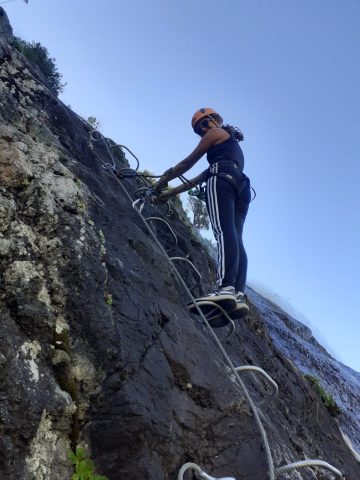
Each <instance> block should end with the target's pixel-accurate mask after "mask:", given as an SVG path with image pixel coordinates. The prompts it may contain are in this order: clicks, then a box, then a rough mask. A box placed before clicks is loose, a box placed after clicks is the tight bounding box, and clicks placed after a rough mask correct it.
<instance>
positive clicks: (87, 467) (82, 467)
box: [68, 448, 108, 480]
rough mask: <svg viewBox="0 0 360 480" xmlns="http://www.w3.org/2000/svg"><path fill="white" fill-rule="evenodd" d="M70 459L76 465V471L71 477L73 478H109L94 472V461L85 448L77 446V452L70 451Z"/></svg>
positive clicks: (102, 479) (99, 479)
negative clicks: (88, 456)
mask: <svg viewBox="0 0 360 480" xmlns="http://www.w3.org/2000/svg"><path fill="white" fill-rule="evenodd" d="M68 456H69V460H71V462H72V463H73V464H74V466H75V473H74V474H73V476H72V477H71V480H108V479H107V478H106V477H104V476H103V475H97V474H96V473H95V472H94V462H93V461H92V460H90V459H89V458H86V457H87V455H86V453H85V450H84V449H83V448H77V449H76V453H74V452H69V453H68Z"/></svg>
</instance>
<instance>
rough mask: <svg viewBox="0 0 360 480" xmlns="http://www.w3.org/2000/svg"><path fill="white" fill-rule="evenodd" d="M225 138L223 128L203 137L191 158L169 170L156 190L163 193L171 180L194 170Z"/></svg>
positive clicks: (188, 157) (210, 131)
mask: <svg viewBox="0 0 360 480" xmlns="http://www.w3.org/2000/svg"><path fill="white" fill-rule="evenodd" d="M223 136H224V130H223V129H222V128H212V129H210V130H209V131H208V132H206V134H205V135H204V136H203V138H202V139H201V140H200V142H199V144H198V145H197V147H196V148H195V150H193V151H192V152H191V153H190V155H189V156H187V157H186V158H184V160H182V161H181V162H179V163H177V164H176V165H175V167H172V168H169V169H168V170H166V172H165V173H164V174H163V176H162V177H161V178H160V180H159V181H158V183H157V185H156V187H155V189H156V190H157V191H161V189H162V188H163V187H164V186H165V185H166V184H167V183H168V182H170V180H173V179H174V178H176V177H178V176H179V175H182V174H183V173H185V172H187V171H188V170H190V168H192V167H193V166H194V165H195V163H196V162H197V161H198V160H200V158H201V157H202V156H203V155H204V154H205V153H206V152H207V151H208V150H209V149H210V147H212V146H213V145H214V144H215V143H216V142H217V141H218V140H220V139H222V138H223Z"/></svg>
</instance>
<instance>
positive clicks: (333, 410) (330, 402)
mask: <svg viewBox="0 0 360 480" xmlns="http://www.w3.org/2000/svg"><path fill="white" fill-rule="evenodd" d="M305 378H306V380H307V381H308V382H310V383H311V385H312V386H313V387H314V390H315V391H316V392H317V393H318V394H319V395H320V397H321V399H322V401H323V402H324V405H325V407H326V408H327V409H328V410H329V412H330V414H331V415H332V416H333V417H336V416H337V415H339V414H340V409H339V407H338V404H337V403H336V402H335V400H334V398H333V396H332V395H331V394H330V393H328V392H327V391H326V390H325V389H324V388H323V387H322V386H321V385H320V382H319V380H318V379H317V378H316V377H313V376H312V375H305Z"/></svg>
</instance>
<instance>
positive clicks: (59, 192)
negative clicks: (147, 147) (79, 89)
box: [0, 9, 360, 480]
mask: <svg viewBox="0 0 360 480" xmlns="http://www.w3.org/2000/svg"><path fill="white" fill-rule="evenodd" d="M0 33H1V39H0V57H1V58H0V94H1V105H0V282H1V294H0V295H1V296H0V311H1V327H0V335H1V337H0V338H1V342H0V386H1V390H0V478H1V480H15V479H21V480H45V479H46V480H48V479H51V480H65V479H70V477H71V474H72V471H73V469H72V466H71V464H70V462H69V461H68V459H67V452H68V451H69V450H70V449H74V448H75V447H76V446H77V445H82V446H85V447H86V449H87V450H88V452H89V453H90V456H91V458H92V459H93V460H94V461H95V464H96V466H97V471H99V472H101V474H103V475H106V476H107V477H108V478H109V480H120V479H123V478H134V479H139V480H168V479H169V480H172V479H173V480H175V479H176V478H177V474H178V471H179V469H180V467H181V465H183V464H184V463H186V462H189V461H192V462H195V463H197V464H199V465H200V466H201V467H202V468H204V470H205V471H207V472H209V473H211V475H214V476H218V477H219V476H222V477H224V476H234V477H236V478H237V479H238V480H239V479H240V478H244V479H245V478H246V479H248V480H258V479H265V478H267V475H268V470H269V464H268V462H267V459H266V455H265V451H264V444H263V441H262V437H261V435H260V431H259V428H258V427H257V424H256V422H255V418H254V413H253V411H252V410H251V408H250V407H249V403H248V401H247V399H246V396H245V395H244V392H243V390H242V388H241V386H239V384H238V383H237V382H236V381H235V378H234V375H233V374H232V372H231V370H230V368H229V365H228V364H227V363H226V361H225V359H224V356H223V355H222V353H221V351H220V349H219V346H218V345H217V344H216V342H215V339H214V337H213V336H212V335H211V332H210V331H209V329H208V327H207V326H206V325H204V324H203V323H202V322H201V321H199V320H198V319H196V318H192V317H191V316H190V315H189V313H188V311H187V309H186V303H187V301H188V300H189V298H188V296H187V293H186V291H185V289H184V288H183V286H182V285H181V284H180V283H179V281H178V280H177V278H176V275H174V272H173V268H172V266H171V264H170V263H169V261H168V260H167V258H166V256H164V254H163V251H162V250H161V248H160V247H159V245H157V243H156V242H155V241H154V239H153V237H152V235H151V234H150V233H149V230H148V228H147V225H146V223H145V222H144V220H143V219H142V218H141V216H140V215H139V214H138V213H137V211H136V210H135V209H133V208H132V206H131V199H130V198H129V196H128V194H127V193H126V191H125V190H124V187H125V188H126V189H127V190H128V191H129V192H130V193H131V195H132V200H134V199H135V198H136V196H134V193H133V192H134V191H135V190H137V189H138V188H141V186H142V184H141V182H140V181H139V180H136V179H124V180H121V181H119V179H118V178H117V177H116V176H115V175H114V174H113V173H112V172H111V171H109V169H107V168H104V164H106V163H109V162H111V158H110V156H109V152H108V150H107V147H106V145H105V144H104V143H102V142H101V141H96V140H97V138H96V137H95V135H94V134H92V133H91V129H90V127H89V126H88V125H87V124H86V123H85V122H83V121H82V120H81V119H80V118H79V117H78V116H77V115H76V114H74V113H73V112H72V111H71V110H70V109H69V108H67V107H66V106H64V105H63V104H62V103H61V102H60V101H59V100H58V99H57V98H56V97H55V96H54V95H53V94H52V93H51V91H50V90H49V89H48V87H47V85H46V81H45V80H44V79H43V78H42V76H41V73H40V72H39V71H38V69H37V68H36V67H35V66H32V65H30V64H29V63H28V62H27V61H26V60H25V59H24V58H23V57H22V56H21V55H20V54H19V53H18V52H17V51H16V50H15V49H14V48H13V47H12V32H11V27H10V25H9V24H8V21H7V17H6V15H5V13H4V11H3V10H2V9H0ZM94 137H95V138H94ZM91 139H93V141H92V140H91ZM110 145H112V143H111V142H110ZM112 151H113V155H114V161H115V163H116V168H117V169H118V170H119V169H120V168H124V167H127V166H128V163H127V161H126V159H125V158H124V155H123V153H122V151H121V150H120V149H119V148H118V147H115V148H113V149H112ZM105 167H106V165H105ZM164 214H165V212H164V207H159V208H154V207H151V206H149V205H146V206H145V208H144V210H143V215H144V216H146V217H149V216H155V215H156V216H159V215H160V216H161V217H162V218H166V220H167V221H168V222H169V223H170V225H171V228H172V229H173V231H174V232H175V233H176V237H177V243H176V244H175V240H174V236H173V234H172V232H171V231H170V230H169V229H168V228H167V226H166V225H165V224H164V223H163V222H161V221H149V225H151V228H152V231H154V232H155V233H156V235H157V238H159V240H160V242H161V244H162V245H163V246H164V248H165V249H166V250H167V251H168V254H169V255H170V256H171V257H178V256H181V257H186V259H188V260H190V261H191V262H193V264H194V265H195V267H196V268H197V269H198V270H199V271H200V272H201V274H202V288H203V289H205V290H206V289H207V288H209V287H210V286H211V285H212V283H213V278H214V264H213V261H212V260H211V258H210V257H209V255H208V254H207V252H206V251H205V249H204V247H203V246H202V244H201V242H200V241H199V239H198V238H196V237H195V236H194V235H193V234H192V233H191V230H190V228H189V225H188V224H187V223H186V222H184V221H183V218H182V217H181V215H180V214H179V213H178V212H177V211H176V210H175V209H173V210H172V212H171V213H169V214H168V215H167V216H166V217H164ZM174 262H176V265H177V266H178V268H179V271H180V273H181V274H182V275H183V277H184V279H185V282H186V284H187V285H189V286H190V285H194V284H195V283H196V280H197V274H196V272H195V271H194V270H192V269H191V267H190V266H189V264H188V263H187V262H184V261H175V260H174ZM193 293H194V294H195V295H197V294H199V293H200V289H199V287H194V289H193ZM249 295H252V297H251V298H252V299H253V304H252V305H251V313H250V315H249V316H248V318H246V319H245V320H243V321H241V322H239V323H238V324H237V325H236V331H235V333H234V334H233V335H232V336H229V337H227V336H226V333H227V330H226V329H219V330H218V331H217V332H216V333H217V335H218V338H219V339H220V340H221V343H222V345H223V347H224V348H225V350H226V351H227V353H228V355H229V356H230V358H231V360H232V361H233V363H234V364H235V365H236V366H238V365H248V364H250V365H258V366H259V367H261V368H263V369H265V370H266V371H267V373H268V374H269V375H271V376H272V377H273V379H274V380H275V381H276V382H277V383H278V385H279V397H278V398H272V397H271V395H270V393H271V387H270V386H269V384H268V383H267V382H266V381H264V380H263V379H262V377H259V376H255V375H254V374H248V373H244V374H242V375H243V377H242V378H243V381H244V382H245V383H246V386H247V388H248V390H249V392H250V394H251V396H252V397H253V399H254V401H255V402H256V403H257V405H258V412H259V415H260V418H261V420H262V422H263V424H264V427H265V431H266V433H267V437H268V440H269V443H270V449H271V454H272V458H273V460H274V464H275V467H279V466H281V465H284V464H286V463H290V462H292V461H296V460H302V459H305V458H320V459H322V460H324V461H327V462H330V463H331V464H332V465H333V466H334V467H336V468H338V469H339V470H341V471H342V472H343V473H344V474H345V475H346V478H348V479H351V480H353V479H356V478H359V476H360V466H359V463H358V461H357V460H356V458H355V456H354V454H353V453H352V452H351V451H350V448H349V447H348V445H347V444H346V443H345V441H344V439H343V437H342V434H341V432H340V429H339V425H338V422H337V420H336V419H334V418H333V417H332V416H331V415H330V414H329V412H328V410H327V409H326V407H325V406H324V404H323V402H322V400H321V399H320V397H319V396H318V394H317V393H316V392H315V391H314V390H313V389H312V387H311V386H310V384H309V383H308V382H307V381H306V380H305V379H304V377H303V375H302V374H301V371H300V369H302V370H306V368H307V369H308V370H311V369H310V366H311V367H314V368H315V367H316V365H315V366H314V365H310V364H311V361H310V360H309V361H308V363H307V366H306V368H305V367H304V362H303V360H301V362H302V363H301V362H300V360H299V359H304V358H305V356H306V351H307V350H306V349H307V348H308V347H307V346H306V345H305V344H304V345H303V348H304V351H303V356H302V357H300V355H297V354H295V353H294V354H293V352H294V351H295V350H293V345H294V343H293V340H292V341H291V342H292V343H287V342H286V338H283V341H282V342H280V341H279V340H278V339H279V335H278V336H276V335H275V334H274V330H276V325H275V321H276V315H278V311H277V310H276V307H274V311H275V316H272V317H271V315H270V313H269V311H267V312H266V314H265V313H264V308H265V307H264V303H262V302H263V300H261V299H260V297H259V298H258V297H257V298H255V297H256V294H255V293H251V292H250V293H249ZM257 304H258V306H257ZM266 308H270V307H268V306H267V307H266ZM270 317H271V318H270ZM286 318H288V317H286ZM270 319H271V321H270ZM282 321H283V322H284V318H283V319H282ZM289 321H290V320H289ZM272 322H274V323H272ZM292 331H293V330H292ZM293 338H294V337H292V339H293ZM289 345H291V346H292V347H291V348H288V346H289ZM312 348H317V349H318V351H319V352H323V349H322V348H321V347H320V346H319V345H312ZM294 357H295V358H294ZM307 358H308V359H309V358H310V357H307ZM299 362H300V363H301V365H300V363H299ZM323 362H324V363H322V367H321V370H322V372H323V373H324V371H325V367H326V365H330V364H331V365H333V363H331V362H330V360H329V357H326V356H325V354H324V357H323ZM326 362H329V363H326ZM302 367H304V368H302ZM313 370H314V369H312V370H311V371H312V373H314V371H313ZM316 370H318V368H317V367H316ZM306 371H307V370H306ZM321 378H322V377H321ZM334 378H335V377H334ZM336 378H339V377H336ZM354 378H355V372H354ZM357 378H358V377H357ZM356 385H358V384H356ZM356 385H355V384H354V385H353V386H352V388H353V395H354V397H353V400H351V402H355V400H357V399H358V398H359V390H357V391H356V388H358V387H356ZM326 386H327V387H328V389H329V390H330V391H332V392H333V391H335V389H334V388H333V387H334V385H333V384H331V383H329V382H327V383H326ZM351 405H353V406H354V405H355V403H354V404H353V403H351ZM358 405H359V403H357V407H358ZM340 406H341V407H342V408H343V413H341V415H340V421H342V420H345V428H344V429H346V428H347V434H348V436H349V437H350V438H351V439H352V441H353V443H354V445H358V443H357V442H359V434H358V431H359V430H358V429H357V424H355V423H354V422H353V423H351V421H350V417H349V415H348V414H347V412H346V407H347V406H348V404H347V402H346V401H345V399H344V401H343V402H341V405H340ZM346 425H347V426H346ZM185 477H186V478H191V474H189V473H186V474H185ZM276 478H294V479H295V478H297V479H300V478H301V479H304V480H310V479H320V478H324V479H325V478H329V479H330V478H333V476H332V474H331V473H329V472H327V471H324V470H319V469H314V468H312V469H309V468H305V469H302V470H299V471H298V473H290V474H289V475H288V476H287V477H286V476H285V475H284V474H282V475H281V474H278V475H277V476H276Z"/></svg>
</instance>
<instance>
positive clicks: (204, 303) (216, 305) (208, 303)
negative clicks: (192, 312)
mask: <svg viewBox="0 0 360 480" xmlns="http://www.w3.org/2000/svg"><path fill="white" fill-rule="evenodd" d="M194 305H196V306H197V310H198V312H199V313H201V314H203V315H204V313H203V312H202V311H201V309H200V305H210V306H211V307H214V308H217V309H218V310H220V312H221V313H222V314H223V315H224V317H225V318H226V320H227V321H228V322H229V324H230V332H229V333H228V335H226V338H227V337H230V335H232V334H233V333H234V332H235V323H234V321H233V320H232V319H231V318H230V317H229V315H228V313H227V311H226V310H224V309H223V308H222V307H220V305H218V304H217V303H215V302H210V301H209V300H199V301H196V300H195V303H194ZM188 308H189V307H188ZM204 317H205V318H206V315H204ZM206 321H207V322H208V320H207V318H206ZM208 323H209V322H208ZM209 326H210V327H211V325H210V323H209ZM211 328H212V327H211Z"/></svg>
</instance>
